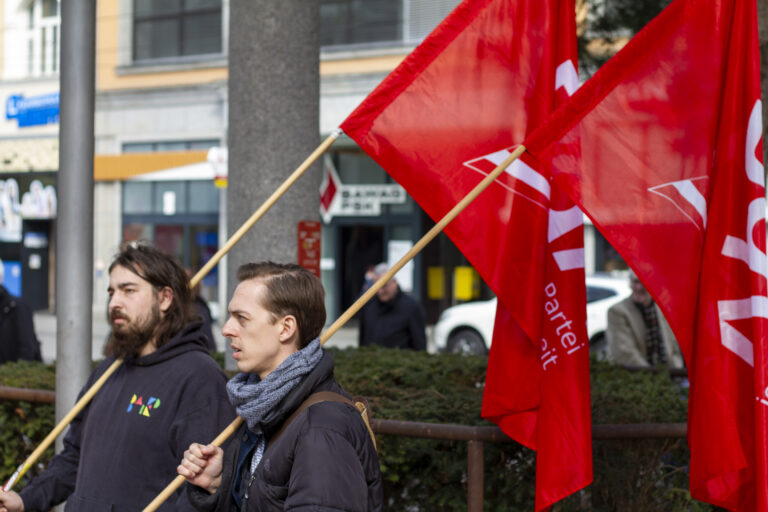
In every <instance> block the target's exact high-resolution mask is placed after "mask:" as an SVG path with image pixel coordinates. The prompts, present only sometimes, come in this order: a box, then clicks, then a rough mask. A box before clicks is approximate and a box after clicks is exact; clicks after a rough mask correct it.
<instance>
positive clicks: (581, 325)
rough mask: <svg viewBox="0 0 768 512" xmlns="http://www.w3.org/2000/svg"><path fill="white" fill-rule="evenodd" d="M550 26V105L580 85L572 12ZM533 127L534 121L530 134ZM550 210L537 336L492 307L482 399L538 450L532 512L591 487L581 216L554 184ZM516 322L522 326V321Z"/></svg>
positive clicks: (513, 433) (492, 414) (495, 417)
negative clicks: (553, 54) (493, 320)
mask: <svg viewBox="0 0 768 512" xmlns="http://www.w3.org/2000/svg"><path fill="white" fill-rule="evenodd" d="M569 7H572V6H569ZM555 23H556V24H555V25H554V27H553V28H554V31H555V33H556V34H558V35H559V41H558V43H559V44H557V45H556V46H555V47H554V48H553V51H555V52H556V57H555V59H554V61H555V62H560V63H565V64H561V65H559V66H558V68H557V73H556V79H555V83H554V85H555V87H552V84H549V85H550V87H549V88H547V87H546V85H547V84H544V83H541V84H539V85H541V86H543V87H542V88H541V89H542V90H540V91H539V92H540V94H541V95H542V96H545V95H547V94H549V95H550V97H553V98H554V100H553V101H552V102H551V104H552V105H553V106H554V104H555V103H558V104H559V103H561V102H562V101H564V100H565V99H566V98H567V97H568V96H569V95H570V94H571V93H572V92H573V91H575V90H576V88H577V85H578V77H577V76H576V73H575V70H576V66H575V65H574V63H575V62H576V27H575V19H574V13H573V9H572V8H564V9H561V10H560V11H559V12H558V18H557V20H556V22H555ZM560 84H567V86H565V87H560ZM555 93H556V96H555ZM538 124H540V120H538V119H537V120H535V121H534V120H532V122H531V123H529V128H530V129H531V131H532V129H533V128H535V127H536V126H537V125H538ZM538 168H539V169H542V170H544V167H543V166H541V165H539V166H538ZM549 174H550V173H549V171H548V170H547V172H546V175H549ZM548 207H549V221H548V229H547V239H546V248H545V257H544V261H543V265H544V281H543V283H541V284H540V285H539V286H540V288H541V289H543V290H544V294H543V297H541V296H540V297H539V302H538V305H539V307H540V308H542V309H543V316H542V321H541V322H542V323H541V325H539V326H530V330H533V329H537V331H535V332H536V334H535V335H534V337H533V338H531V339H529V338H528V336H526V335H525V332H523V330H521V329H520V328H519V327H518V326H517V325H516V322H515V315H514V314H512V313H510V311H508V310H507V309H506V308H504V306H503V305H501V304H500V305H499V306H498V309H497V312H496V323H495V325H494V332H493V345H492V346H491V353H490V357H489V358H488V372H487V379H486V385H485V394H484V396H483V416H484V417H486V418H488V419H490V420H492V421H494V422H496V423H498V425H499V426H500V427H501V428H502V430H504V432H505V433H507V435H509V436H510V437H513V438H515V439H518V440H519V441H520V442H522V443H524V444H525V445H526V446H529V447H531V448H534V449H536V450H537V464H536V482H537V489H536V509H537V510H540V509H542V508H545V507H547V506H549V505H550V504H552V503H554V502H556V501H558V500H560V499H562V498H563V497H565V496H567V495H569V494H571V493H573V492H575V491H577V490H579V489H581V488H583V487H585V486H586V485H588V484H589V483H590V482H591V481H592V457H591V439H592V432H591V418H590V398H589V340H588V336H587V328H586V323H587V319H586V290H585V285H584V279H585V276H584V231H583V222H582V213H581V211H580V210H579V209H578V208H577V207H575V206H574V205H573V203H572V202H571V201H570V200H569V199H568V198H567V196H566V195H565V194H564V193H563V192H562V191H560V189H559V188H557V187H554V186H553V187H552V192H551V198H550V201H549V202H548ZM518 322H520V323H521V325H524V322H525V319H519V320H518ZM531 340H535V343H533V344H532V341H531ZM511 389H513V390H515V391H516V392H514V393H510V390H511Z"/></svg>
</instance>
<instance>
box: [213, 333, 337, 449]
mask: <svg viewBox="0 0 768 512" xmlns="http://www.w3.org/2000/svg"><path fill="white" fill-rule="evenodd" d="M322 357H323V349H322V348H321V347H320V338H315V339H314V340H312V341H311V342H310V343H309V344H308V345H307V346H306V347H304V348H303V349H301V350H299V351H298V352H294V353H293V354H291V355H290V356H288V357H287V358H285V360H284V361H283V362H282V363H280V366H278V367H277V368H275V369H274V370H273V371H272V372H271V373H270V374H269V375H267V377H266V378H265V379H264V380H261V379H260V378H259V376H258V375H256V374H254V373H238V374H237V375H235V376H234V377H232V379H230V381H229V382H227V394H228V395H229V401H230V402H231V403H232V405H234V406H235V409H236V410H237V414H239V415H240V416H241V417H242V418H243V419H244V420H245V423H246V424H247V425H248V429H250V430H251V432H254V433H257V434H260V433H261V431H260V428H259V427H258V425H259V423H260V422H261V420H262V419H264V417H265V416H266V415H267V413H269V411H271V410H272V409H273V408H274V407H275V406H276V405H277V404H278V403H280V401H281V400H282V399H283V398H285V396H286V395H287V394H288V393H289V392H290V391H291V390H292V389H293V388H295V387H296V386H297V385H298V384H299V382H301V379H302V377H304V376H305V375H307V374H308V373H309V372H311V371H312V370H313V369H314V368H315V366H317V363H319V362H320V359H322Z"/></svg>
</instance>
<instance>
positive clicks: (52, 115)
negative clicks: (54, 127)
mask: <svg viewBox="0 0 768 512" xmlns="http://www.w3.org/2000/svg"><path fill="white" fill-rule="evenodd" d="M5 118H6V119H16V120H17V121H18V123H19V128H21V127H24V126H39V125H43V124H54V123H58V122H59V93H58V92H52V93H50V94H43V95H41V96H32V97H30V98H25V97H24V95H23V94H12V95H11V96H8V98H7V99H6V100H5Z"/></svg>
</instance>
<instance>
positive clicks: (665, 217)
mask: <svg viewBox="0 0 768 512" xmlns="http://www.w3.org/2000/svg"><path fill="white" fill-rule="evenodd" d="M755 11H756V6H755V2H750V1H743V2H742V1H736V2H734V1H732V0H676V1H675V2H673V3H672V4H671V5H670V6H669V7H668V8H667V9H665V10H664V12H662V14H660V15H659V16H658V17H657V18H656V19H655V20H654V21H652V22H651V23H650V24H649V25H648V26H647V27H646V28H645V29H644V30H642V31H641V32H640V33H639V34H638V35H637V36H635V37H634V38H633V39H632V40H631V41H630V43H629V44H628V45H627V46H626V47H625V48H624V49H623V50H622V51H621V52H619V54H617V55H616V56H615V57H614V58H613V59H612V60H611V61H609V62H608V63H607V64H606V65H605V66H603V67H602V68H601V69H600V71H599V72H598V73H597V74H596V75H595V76H594V77H592V79H590V80H589V81H588V82H587V83H586V84H584V86H583V87H582V88H581V89H579V91H577V92H576V93H575V94H574V95H573V96H572V97H571V98H570V99H569V100H568V101H567V102H566V103H565V104H564V105H563V107H562V108H560V109H558V111H557V112H556V113H555V114H553V116H552V117H551V118H550V119H549V120H548V121H547V122H546V124H545V125H543V126H541V127H540V129H538V130H537V131H536V132H535V133H534V134H532V135H531V136H530V137H529V138H528V140H526V142H525V146H526V147H527V148H528V149H529V152H530V153H531V154H533V155H535V156H536V157H538V158H541V159H543V160H546V161H548V162H550V163H551V165H552V166H553V173H554V175H555V183H557V184H558V185H559V186H562V187H563V188H564V190H566V191H567V193H568V194H569V195H570V197H572V198H573V199H574V200H575V201H576V203H577V204H579V205H580V206H581V207H582V208H583V209H584V211H585V212H586V213H587V214H588V215H589V216H590V217H591V218H592V219H593V221H594V223H595V225H596V226H598V228H599V229H600V231H601V232H602V233H603V234H604V235H605V237H606V238H607V239H608V241H609V242H610V243H611V245H613V246H614V247H615V248H616V249H617V250H618V251H619V252H620V253H621V255H622V256H623V257H624V259H625V260H626V261H627V262H628V263H629V264H630V265H631V266H632V267H633V269H634V270H635V271H636V273H637V275H638V276H639V277H640V279H641V280H642V281H643V282H644V283H645V284H646V287H647V288H648V289H649V291H650V292H651V294H652V295H653V297H654V299H655V300H656V301H657V303H658V304H659V305H660V306H661V308H662V309H663V311H664V314H665V315H666V317H667V318H668V319H669V322H670V324H671V325H672V328H673V330H674V331H675V334H676V336H677V339H678V341H679V342H680V345H681V348H682V350H683V354H684V356H685V360H686V362H687V363H688V371H689V377H690V381H691V391H690V402H689V409H688V442H689V444H690V447H691V474H690V481H691V492H692V495H693V496H694V497H695V498H697V499H701V500H704V501H708V502H710V503H713V504H716V505H719V506H723V507H726V508H729V509H732V510H763V511H765V510H768V496H767V493H768V480H767V479H766V464H767V463H768V458H767V457H766V435H768V430H767V427H768V424H767V423H766V419H767V417H766V414H767V411H768V389H767V388H766V385H768V382H766V370H767V368H766V364H767V363H766V356H765V349H764V340H765V335H766V319H767V318H768V296H766V278H767V276H768V271H766V266H768V263H767V262H766V254H765V234H766V226H765V188H764V181H763V166H762V163H761V157H762V142H761V139H762V122H761V107H760V81H759V64H758V63H759V60H758V58H759V54H758V40H757V21H756V20H757V17H756V12H755ZM554 141H560V142H559V143H555V144H553V142H554Z"/></svg>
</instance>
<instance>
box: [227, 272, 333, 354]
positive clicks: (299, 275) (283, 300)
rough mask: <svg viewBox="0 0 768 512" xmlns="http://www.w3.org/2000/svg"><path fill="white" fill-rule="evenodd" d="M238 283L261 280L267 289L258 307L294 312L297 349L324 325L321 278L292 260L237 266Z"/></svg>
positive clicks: (277, 313) (279, 312)
mask: <svg viewBox="0 0 768 512" xmlns="http://www.w3.org/2000/svg"><path fill="white" fill-rule="evenodd" d="M237 279H238V281H240V282H243V281H247V280H249V279H260V280H261V281H262V282H263V283H264V286H265V287H266V288H267V293H266V296H265V297H264V299H263V300H264V303H263V304H261V306H262V307H263V308H264V309H266V310H267V311H269V312H270V313H272V315H274V316H275V320H277V318H280V317H285V316H288V315H293V316H294V317H295V318H296V324H297V327H298V332H299V349H302V348H304V347H306V346H307V345H308V344H309V342H310V341H312V340H313V339H315V338H317V337H318V336H320V331H322V330H323V326H324V325H325V291H324V290H323V285H322V284H321V283H320V280H319V279H318V278H317V276H315V274H313V273H312V272H310V271H308V270H307V269H305V268H303V267H300V266H299V265H295V264H293V263H274V262H271V261H262V262H258V263H246V264H245V265H242V266H240V268H238V269H237Z"/></svg>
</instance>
